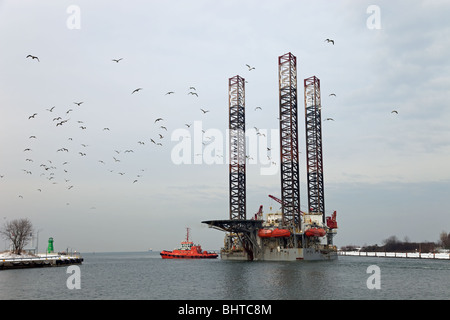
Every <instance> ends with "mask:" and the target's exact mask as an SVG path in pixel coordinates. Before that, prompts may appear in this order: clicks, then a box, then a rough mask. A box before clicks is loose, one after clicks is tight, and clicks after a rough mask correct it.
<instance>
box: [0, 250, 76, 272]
mask: <svg viewBox="0 0 450 320" xmlns="http://www.w3.org/2000/svg"><path fill="white" fill-rule="evenodd" d="M82 262H83V258H82V257H81V255H62V254H39V255H36V256H26V257H0V270H6V269H23V268H43V267H58V266H67V265H71V264H81V263H82Z"/></svg>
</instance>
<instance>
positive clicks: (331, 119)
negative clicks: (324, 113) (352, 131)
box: [325, 118, 334, 121]
mask: <svg viewBox="0 0 450 320" xmlns="http://www.w3.org/2000/svg"><path fill="white" fill-rule="evenodd" d="M325 121H334V119H333V118H326V119H325Z"/></svg>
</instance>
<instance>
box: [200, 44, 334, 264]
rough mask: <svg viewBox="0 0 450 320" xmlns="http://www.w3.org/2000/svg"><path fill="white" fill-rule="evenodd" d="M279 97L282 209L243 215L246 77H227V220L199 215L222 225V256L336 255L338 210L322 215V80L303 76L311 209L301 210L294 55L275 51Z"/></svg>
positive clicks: (218, 226)
mask: <svg viewBox="0 0 450 320" xmlns="http://www.w3.org/2000/svg"><path fill="white" fill-rule="evenodd" d="M278 77H279V103H280V118H279V119H280V158H281V167H280V169H281V199H278V198H277V197H275V196H272V195H269V197H270V198H272V199H273V200H275V201H277V202H278V203H280V204H281V212H279V213H269V214H268V215H267V218H266V219H265V220H264V218H263V213H262V209H263V208H262V206H260V208H259V211H258V212H257V213H256V214H255V215H254V217H252V218H251V219H247V215H246V176H245V168H246V153H245V150H246V146H245V80H244V78H242V77H240V76H239V75H237V76H235V77H233V78H230V79H229V156H230V159H229V160H230V162H229V169H230V172H229V186H230V190H229V191H230V194H229V197H230V216H229V219H228V220H210V221H203V223H206V224H208V225H209V226H210V227H212V228H216V229H219V230H221V231H225V232H226V235H225V243H224V247H223V248H222V250H221V258H222V259H226V260H277V261H281V260H303V259H304V260H324V259H335V258H337V252H336V247H335V246H333V237H334V236H335V235H336V229H337V222H336V211H335V212H334V213H333V214H332V216H331V217H325V200H324V180H323V161H322V119H321V98H320V80H319V79H318V78H316V77H315V76H313V77H310V78H307V79H305V80H304V90H305V91H304V94H305V125H306V126H305V128H306V161H307V180H308V181H307V182H308V184H307V185H308V208H309V212H302V211H300V186H299V184H300V182H299V177H300V175H299V151H298V118H297V111H298V108H297V59H296V57H295V56H294V55H293V54H292V53H290V52H289V53H287V54H284V55H282V56H280V57H278Z"/></svg>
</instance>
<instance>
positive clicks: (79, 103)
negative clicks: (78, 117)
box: [74, 101, 84, 106]
mask: <svg viewBox="0 0 450 320" xmlns="http://www.w3.org/2000/svg"><path fill="white" fill-rule="evenodd" d="M82 103H84V102H83V101H81V102H74V104H76V105H77V106H80V105H81V104H82Z"/></svg>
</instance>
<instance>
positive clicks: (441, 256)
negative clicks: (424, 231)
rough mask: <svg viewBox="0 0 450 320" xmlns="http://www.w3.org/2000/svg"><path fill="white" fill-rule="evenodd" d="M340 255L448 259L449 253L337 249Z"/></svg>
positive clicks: (449, 258) (449, 257)
mask: <svg viewBox="0 0 450 320" xmlns="http://www.w3.org/2000/svg"><path fill="white" fill-rule="evenodd" d="M338 255H341V256H354V257H386V258H411V259H440V260H450V253H421V252H365V251H338Z"/></svg>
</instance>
